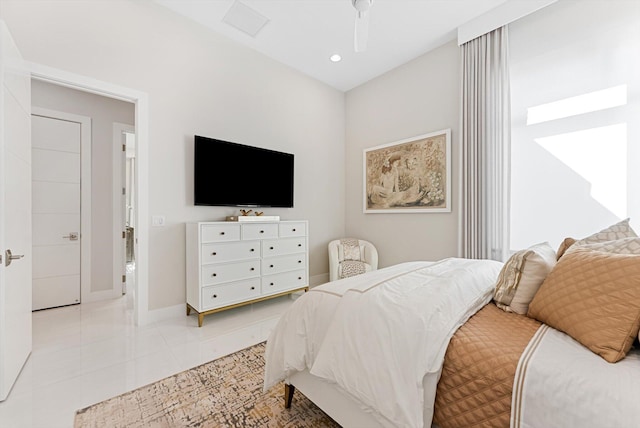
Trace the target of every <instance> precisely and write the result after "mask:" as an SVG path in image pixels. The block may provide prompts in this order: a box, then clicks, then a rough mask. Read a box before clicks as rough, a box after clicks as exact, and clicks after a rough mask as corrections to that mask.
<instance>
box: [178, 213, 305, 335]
mask: <svg viewBox="0 0 640 428" xmlns="http://www.w3.org/2000/svg"><path fill="white" fill-rule="evenodd" d="M307 229H308V222H307V221H306V220H300V221H281V222H259V223H258V222H256V223H230V222H199V223H187V234H186V240H187V241H186V246H187V251H186V252H187V316H188V315H190V314H191V310H194V311H195V312H197V314H198V326H200V327H202V321H203V318H204V316H205V315H208V314H212V313H214V312H220V311H223V310H226V309H232V308H235V307H238V306H243V305H246V304H249V303H254V302H258V301H261V300H266V299H271V298H274V297H278V296H284V295H286V294H291V293H294V292H297V291H307V290H308V289H309V268H308V259H309V252H308V243H307Z"/></svg>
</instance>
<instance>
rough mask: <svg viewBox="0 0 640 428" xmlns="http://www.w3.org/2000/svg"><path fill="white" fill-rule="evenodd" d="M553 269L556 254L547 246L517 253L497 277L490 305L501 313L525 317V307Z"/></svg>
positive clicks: (526, 309) (546, 243) (530, 248)
mask: <svg viewBox="0 0 640 428" xmlns="http://www.w3.org/2000/svg"><path fill="white" fill-rule="evenodd" d="M555 265H556V252H555V251H554V249H553V248H551V246H550V245H549V243H548V242H542V243H540V244H536V245H532V246H531V247H529V248H527V249H526V250H520V251H517V252H516V253H514V254H513V255H512V256H511V257H510V258H509V260H507V262H506V263H505V264H504V266H503V267H502V270H501V271H500V274H499V275H498V280H497V282H496V288H495V291H494V294H493V300H494V302H495V303H496V305H497V306H498V307H499V308H500V309H502V310H504V311H507V312H515V313H517V314H522V315H525V314H526V313H527V311H528V310H529V303H531V300H533V297H534V296H535V295H536V292H537V291H538V289H539V288H540V286H541V285H542V282H543V281H544V280H545V278H546V277H547V275H548V274H549V272H551V269H553V267H554V266H555Z"/></svg>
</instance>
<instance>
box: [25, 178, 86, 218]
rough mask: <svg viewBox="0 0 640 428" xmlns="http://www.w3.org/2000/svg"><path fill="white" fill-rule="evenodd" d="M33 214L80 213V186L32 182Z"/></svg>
mask: <svg viewBox="0 0 640 428" xmlns="http://www.w3.org/2000/svg"><path fill="white" fill-rule="evenodd" d="M32 191H33V212H34V213H50V214H55V213H78V212H80V199H79V195H80V184H76V183H48V182H45V181H34V182H33V190H32Z"/></svg>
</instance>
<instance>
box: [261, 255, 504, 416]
mask: <svg viewBox="0 0 640 428" xmlns="http://www.w3.org/2000/svg"><path fill="white" fill-rule="evenodd" d="M501 267H502V263H499V262H495V261H490V260H468V259H456V258H451V259H445V260H442V261H439V262H409V263H402V264H399V265H395V266H391V267H389V268H384V269H380V270H378V271H374V272H370V273H367V274H364V275H359V276H355V277H351V278H346V279H343V280H340V281H335V282H332V283H327V284H325V285H322V286H320V287H316V288H313V289H312V290H311V291H309V292H308V293H306V294H305V295H303V296H302V297H300V298H299V299H298V300H297V301H296V302H295V303H294V304H293V305H292V307H291V308H290V310H289V311H287V313H285V314H284V315H283V316H282V318H281V319H280V321H279V322H278V324H277V326H276V327H275V328H274V330H273V331H272V333H271V335H270V336H269V339H268V340H267V348H266V353H265V360H266V366H265V383H264V388H265V390H266V389H268V388H270V387H271V386H273V385H274V384H275V383H277V382H278V381H280V380H283V379H285V378H286V377H287V376H289V375H290V374H292V373H294V372H296V371H301V370H304V369H309V370H310V372H311V373H312V374H313V375H315V376H318V377H320V378H323V379H326V380H327V381H330V382H335V383H337V384H338V385H340V386H341V387H342V388H343V389H344V390H346V391H347V392H348V393H349V394H351V395H352V396H353V397H354V398H355V399H356V400H357V401H358V402H360V403H362V404H363V406H365V407H366V408H367V409H368V410H369V411H371V412H372V413H373V415H374V416H375V417H376V418H377V419H378V420H379V421H380V422H381V424H383V425H385V426H403V427H422V426H423V420H427V421H428V420H430V419H431V415H432V412H433V401H434V399H435V386H436V382H431V385H433V390H432V391H423V383H422V381H423V378H424V377H425V376H427V375H429V374H431V375H438V374H439V372H440V370H441V366H442V362H443V359H444V354H445V351H446V348H447V345H448V343H449V340H450V338H451V336H452V335H453V333H454V332H455V331H456V330H457V328H458V327H459V326H460V325H462V324H463V323H464V322H465V321H466V320H467V319H468V318H469V317H470V316H471V315H473V314H474V313H475V312H476V311H478V310H479V309H480V308H482V306H484V305H485V304H486V303H487V302H488V301H489V300H490V299H491V297H492V294H493V288H494V284H495V280H496V278H497V275H498V273H499V271H500V269H501ZM423 393H424V394H423ZM425 396H427V397H430V398H429V400H428V401H430V402H424V399H423V397H425ZM424 414H426V415H427V416H426V417H425V418H424V419H423V415H424Z"/></svg>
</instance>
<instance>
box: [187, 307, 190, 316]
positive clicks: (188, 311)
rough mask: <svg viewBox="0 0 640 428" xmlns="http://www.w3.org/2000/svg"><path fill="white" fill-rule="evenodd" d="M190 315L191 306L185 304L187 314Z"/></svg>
mask: <svg viewBox="0 0 640 428" xmlns="http://www.w3.org/2000/svg"><path fill="white" fill-rule="evenodd" d="M189 315H191V306H189V305H187V316H189Z"/></svg>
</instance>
